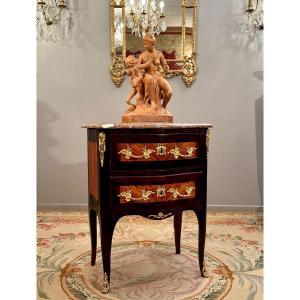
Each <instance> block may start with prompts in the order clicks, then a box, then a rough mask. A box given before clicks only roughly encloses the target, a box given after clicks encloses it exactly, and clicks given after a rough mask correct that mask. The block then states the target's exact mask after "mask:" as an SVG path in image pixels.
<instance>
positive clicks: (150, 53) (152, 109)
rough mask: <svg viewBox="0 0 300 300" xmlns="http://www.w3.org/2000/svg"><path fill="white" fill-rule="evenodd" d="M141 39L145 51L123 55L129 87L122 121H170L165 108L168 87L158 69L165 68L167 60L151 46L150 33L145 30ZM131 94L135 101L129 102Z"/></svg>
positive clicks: (169, 87) (169, 94)
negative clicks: (135, 55) (133, 102)
mask: <svg viewBox="0 0 300 300" xmlns="http://www.w3.org/2000/svg"><path fill="white" fill-rule="evenodd" d="M143 41H144V47H145V51H144V52H143V53H141V54H140V56H139V58H138V59H137V58H135V57H134V56H132V55H130V56H128V57H127V58H126V59H125V64H126V73H127V75H128V76H129V78H130V83H131V91H130V93H129V95H128V97H127V104H128V110H127V112H125V113H124V114H123V116H122V122H125V123H130V122H173V116H172V115H171V114H170V113H169V112H168V111H167V110H166V107H167V104H168V103H169V101H170V99H171V97H172V88H171V86H170V84H169V83H168V81H167V80H166V79H165V78H164V77H163V73H162V70H163V71H168V70H169V67H168V64H167V62H166V60H165V58H164V56H163V54H162V53H161V52H160V51H158V50H156V49H155V48H154V46H155V37H154V36H153V35H152V34H150V33H148V34H146V35H145V36H144V38H143ZM134 97H135V99H136V103H135V104H132V102H131V101H132V99H133V98H134Z"/></svg>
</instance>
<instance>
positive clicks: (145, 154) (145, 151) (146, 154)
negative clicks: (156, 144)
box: [118, 146, 155, 159]
mask: <svg viewBox="0 0 300 300" xmlns="http://www.w3.org/2000/svg"><path fill="white" fill-rule="evenodd" d="M153 152H155V151H154V150H152V149H148V148H147V147H146V146H145V147H144V148H143V154H142V155H134V154H133V153H132V149H131V148H130V147H129V146H128V147H127V148H126V149H122V150H121V151H119V152H118V154H123V155H124V156H125V158H126V159H130V158H132V157H133V158H142V157H143V158H145V159H149V158H150V156H151V154H152V153H153Z"/></svg>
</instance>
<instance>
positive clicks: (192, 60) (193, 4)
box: [110, 0, 198, 87]
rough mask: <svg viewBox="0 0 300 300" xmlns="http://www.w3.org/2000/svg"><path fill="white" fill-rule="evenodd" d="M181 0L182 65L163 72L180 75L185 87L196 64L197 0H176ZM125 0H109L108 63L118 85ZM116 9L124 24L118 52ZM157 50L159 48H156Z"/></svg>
mask: <svg viewBox="0 0 300 300" xmlns="http://www.w3.org/2000/svg"><path fill="white" fill-rule="evenodd" d="M178 1H181V19H182V20H181V24H182V29H181V30H182V36H181V39H182V41H181V51H182V57H183V67H182V69H181V70H170V71H168V72H165V73H164V76H165V77H166V78H171V77H174V76H179V75H182V79H183V81H184V83H185V85H186V86H187V87H189V86H191V84H192V83H193V82H194V80H195V79H196V73H197V65H196V26H197V24H196V21H197V2H198V0H178ZM125 5H126V4H125V0H110V14H111V56H112V63H111V65H110V72H111V78H112V81H113V83H114V84H115V85H116V86H117V87H120V86H121V85H122V83H123V81H124V79H125V74H126V72H125V58H126V26H125V24H126V16H125ZM116 9H121V11H122V12H121V22H122V23H123V24H124V25H123V28H122V46H121V47H122V50H121V51H119V52H118V53H117V52H116V47H115V34H116V26H115V21H116V12H115V10H116ZM189 9H191V10H192V53H191V55H190V56H188V55H186V53H185V47H186V36H187V33H186V14H187V10H189ZM158 50H159V49H158Z"/></svg>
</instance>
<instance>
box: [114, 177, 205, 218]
mask: <svg viewBox="0 0 300 300" xmlns="http://www.w3.org/2000/svg"><path fill="white" fill-rule="evenodd" d="M110 185H111V186H110V191H111V193H110V194H111V199H110V203H111V210H112V213H114V212H115V213H121V212H126V213H127V214H135V213H139V212H145V209H146V210H147V209H148V210H149V211H150V210H153V209H157V208H168V209H178V208H181V209H188V208H189V207H190V208H191V209H192V208H194V207H195V206H199V205H201V204H203V203H204V199H205V195H206V182H205V178H204V175H203V173H202V172H194V173H184V174H172V175H164V176H137V177H133V176H130V177H112V178H111V180H110ZM130 210H131V211H130Z"/></svg>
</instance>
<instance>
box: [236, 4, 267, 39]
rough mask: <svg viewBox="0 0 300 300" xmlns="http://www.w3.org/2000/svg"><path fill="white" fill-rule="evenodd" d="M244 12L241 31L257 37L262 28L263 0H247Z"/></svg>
mask: <svg viewBox="0 0 300 300" xmlns="http://www.w3.org/2000/svg"><path fill="white" fill-rule="evenodd" d="M254 2H255V5H254ZM245 13H246V14H245V20H244V21H243V23H242V24H241V26H240V29H241V32H244V33H248V34H249V35H250V36H251V37H254V38H258V37H259V36H261V33H262V31H263V29H264V10H263V0H248V5H247V9H246V11H245Z"/></svg>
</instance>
